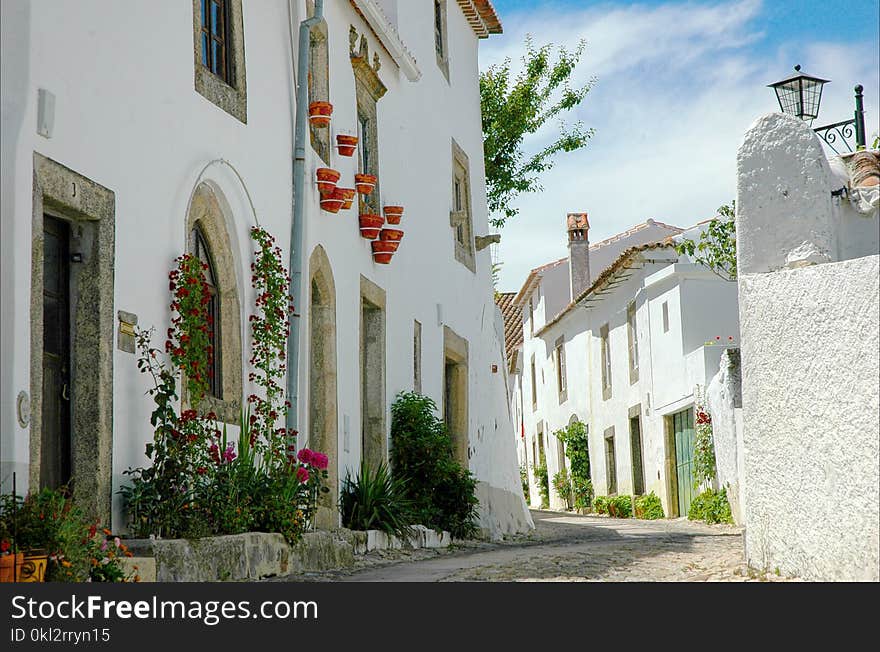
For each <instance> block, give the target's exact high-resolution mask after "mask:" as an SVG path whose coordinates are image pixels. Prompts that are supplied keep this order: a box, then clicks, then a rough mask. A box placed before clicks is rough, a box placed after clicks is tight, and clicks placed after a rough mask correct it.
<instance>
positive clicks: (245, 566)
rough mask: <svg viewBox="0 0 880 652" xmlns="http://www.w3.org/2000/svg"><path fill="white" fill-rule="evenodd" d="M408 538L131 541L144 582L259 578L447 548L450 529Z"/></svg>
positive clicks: (262, 535)
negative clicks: (393, 552) (377, 555)
mask: <svg viewBox="0 0 880 652" xmlns="http://www.w3.org/2000/svg"><path fill="white" fill-rule="evenodd" d="M413 529H414V536H413V537H412V538H411V539H408V540H406V541H403V540H401V539H398V538H397V537H395V536H389V535H387V534H385V533H384V532H380V531H378V530H368V531H365V532H363V531H361V532H358V531H353V530H347V529H338V530H333V531H318V532H306V533H305V534H304V535H303V538H302V540H301V541H300V542H299V543H297V544H296V545H294V546H291V545H288V543H287V541H285V539H284V537H282V536H281V535H280V534H269V533H266V532H248V533H245V534H230V535H224V536H217V537H205V538H203V539H194V540H188V539H137V540H131V541H127V542H126V543H127V545H128V547H129V549H130V550H131V551H132V552H133V553H134V555H135V557H134V558H132V559H130V560H127V561H128V564H131V565H137V566H138V571H137V572H138V574H139V575H140V577H141V581H143V582H150V581H158V582H216V581H221V582H225V581H253V580H259V579H262V578H265V577H273V576H282V575H289V574H291V573H304V572H317V571H325V570H338V569H344V568H350V567H352V566H354V563H355V555H363V554H365V553H367V552H372V551H374V550H389V549H401V548H446V547H448V546H449V545H450V544H451V542H452V537H451V536H450V534H449V532H435V531H434V530H432V529H430V528H426V527H424V526H421V525H416V526H414V528H413Z"/></svg>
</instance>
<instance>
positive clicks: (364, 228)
mask: <svg viewBox="0 0 880 652" xmlns="http://www.w3.org/2000/svg"><path fill="white" fill-rule="evenodd" d="M358 219H359V222H360V226H361V237H363V238H366V239H367V240H375V239H376V238H378V237H379V229H381V228H382V225H383V224H384V223H385V218H383V217H382V216H381V215H374V214H373V213H361V216H360V218H358Z"/></svg>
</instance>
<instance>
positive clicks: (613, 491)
mask: <svg viewBox="0 0 880 652" xmlns="http://www.w3.org/2000/svg"><path fill="white" fill-rule="evenodd" d="M603 440H604V442H605V488H606V489H607V492H608V495H609V496H616V495H617V490H618V489H619V487H618V486H617V447H616V445H615V441H614V426H610V427H608V428H606V429H605V433H604V437H603Z"/></svg>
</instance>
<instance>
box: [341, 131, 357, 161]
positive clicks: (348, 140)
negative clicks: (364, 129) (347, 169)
mask: <svg viewBox="0 0 880 652" xmlns="http://www.w3.org/2000/svg"><path fill="white" fill-rule="evenodd" d="M357 144H358V137H357V136H349V135H348V134H338V135H337V136H336V146H337V147H338V148H339V155H340V156H352V155H353V154H354V150H355V147H357Z"/></svg>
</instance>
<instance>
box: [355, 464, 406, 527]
mask: <svg viewBox="0 0 880 652" xmlns="http://www.w3.org/2000/svg"><path fill="white" fill-rule="evenodd" d="M410 507H411V505H410V502H409V500H408V499H407V498H406V481H405V480H404V479H403V478H393V477H392V476H391V473H390V472H389V470H388V467H387V466H385V464H379V466H377V467H376V468H371V467H370V465H369V464H367V463H366V462H361V467H360V470H359V471H358V474H357V477H356V478H352V477H351V475H350V474H346V476H345V479H344V480H343V481H342V492H341V494H340V496H339V511H340V512H341V514H342V524H343V525H344V526H345V527H347V528H351V529H352V530H381V531H382V532H385V533H386V534H393V535H395V536H397V537H399V538H401V539H406V538H409V537H410V536H411V535H412V527H411V525H410V520H409V518H410V515H409V510H410Z"/></svg>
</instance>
